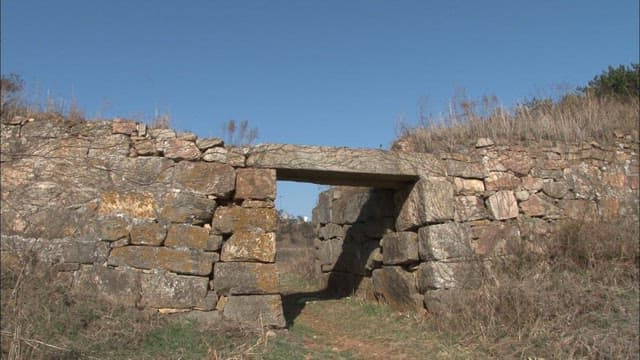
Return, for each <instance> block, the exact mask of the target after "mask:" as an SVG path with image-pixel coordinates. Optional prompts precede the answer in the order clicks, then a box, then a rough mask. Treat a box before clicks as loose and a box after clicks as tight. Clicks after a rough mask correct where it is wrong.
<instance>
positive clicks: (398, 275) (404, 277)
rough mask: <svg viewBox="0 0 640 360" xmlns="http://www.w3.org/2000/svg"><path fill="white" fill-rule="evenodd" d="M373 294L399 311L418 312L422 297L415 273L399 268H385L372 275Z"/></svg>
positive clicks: (375, 271)
mask: <svg viewBox="0 0 640 360" xmlns="http://www.w3.org/2000/svg"><path fill="white" fill-rule="evenodd" d="M372 281H373V292H374V294H375V295H376V297H377V298H378V299H381V300H383V301H385V302H386V303H387V304H389V305H390V306H391V307H393V308H394V309H396V310H398V311H418V310H419V309H421V308H422V300H423V298H422V296H420V294H418V291H417V288H416V279H415V276H414V274H413V273H410V272H408V271H405V270H404V269H403V268H402V267H399V266H384V267H382V268H380V269H376V270H374V271H373V274H372Z"/></svg>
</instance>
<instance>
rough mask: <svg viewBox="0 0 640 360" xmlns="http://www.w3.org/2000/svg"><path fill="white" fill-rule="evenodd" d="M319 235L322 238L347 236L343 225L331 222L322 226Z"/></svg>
mask: <svg viewBox="0 0 640 360" xmlns="http://www.w3.org/2000/svg"><path fill="white" fill-rule="evenodd" d="M318 236H319V237H320V239H326V240H328V239H333V238H338V237H340V238H343V237H344V236H345V231H344V229H343V227H342V226H340V225H338V224H334V223H329V224H327V225H325V226H323V227H321V228H320V230H319V231H318Z"/></svg>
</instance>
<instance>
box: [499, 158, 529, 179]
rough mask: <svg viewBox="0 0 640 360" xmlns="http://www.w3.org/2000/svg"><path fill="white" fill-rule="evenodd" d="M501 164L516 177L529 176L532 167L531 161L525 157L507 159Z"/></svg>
mask: <svg viewBox="0 0 640 360" xmlns="http://www.w3.org/2000/svg"><path fill="white" fill-rule="evenodd" d="M501 162H502V164H503V165H504V166H505V167H506V168H507V169H508V170H511V171H513V173H514V174H516V175H518V176H525V175H527V174H529V171H531V168H532V167H533V160H531V159H530V158H527V157H508V158H506V159H503V160H502V161H501Z"/></svg>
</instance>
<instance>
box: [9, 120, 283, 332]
mask: <svg viewBox="0 0 640 360" xmlns="http://www.w3.org/2000/svg"><path fill="white" fill-rule="evenodd" d="M244 166H245V153H244V152H243V150H242V149H239V148H229V147H224V143H223V142H222V141H221V140H220V139H199V138H197V137H196V136H195V135H194V134H191V133H182V134H179V133H176V132H175V131H173V130H170V129H149V128H147V127H146V126H145V125H144V124H140V123H136V122H132V121H125V120H115V121H113V122H87V123H71V122H65V121H27V120H25V121H20V122H18V121H14V122H12V123H11V124H2V202H3V206H2V249H3V251H2V255H3V257H9V256H12V254H16V252H15V251H18V250H20V249H22V250H24V249H29V248H34V249H35V250H36V252H37V254H38V256H39V257H40V259H41V260H44V261H46V262H49V263H51V264H52V265H54V267H53V268H54V269H55V270H57V271H59V273H58V274H59V276H60V277H61V278H62V279H67V280H68V283H69V284H70V286H71V287H72V290H73V291H74V292H76V293H91V294H94V293H95V294H99V295H102V296H103V297H105V298H106V299H107V300H110V301H113V302H115V303H119V304H124V305H127V306H137V307H147V308H156V309H159V310H161V311H163V312H182V311H190V310H191V311H202V312H208V315H209V316H208V318H209V319H214V318H219V319H221V320H222V319H226V320H232V321H239V322H250V323H253V324H256V323H257V322H256V321H258V320H259V321H260V322H261V324H263V325H266V326H274V327H283V326H284V325H285V323H284V317H283V312H282V304H281V300H280V296H279V292H278V277H277V276H276V271H275V264H274V261H275V228H276V211H275V209H274V203H273V201H274V199H275V191H276V174H275V170H270V169H247V168H244ZM14 250H15V251H14Z"/></svg>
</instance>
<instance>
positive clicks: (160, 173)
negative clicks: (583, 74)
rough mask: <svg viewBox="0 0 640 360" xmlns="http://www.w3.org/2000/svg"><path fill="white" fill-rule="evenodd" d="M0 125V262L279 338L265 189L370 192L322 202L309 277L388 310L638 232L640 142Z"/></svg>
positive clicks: (128, 301)
mask: <svg viewBox="0 0 640 360" xmlns="http://www.w3.org/2000/svg"><path fill="white" fill-rule="evenodd" d="M0 126H1V130H2V131H1V140H2V141H1V149H0V150H1V151H0V163H1V165H2V171H1V177H2V198H1V200H2V206H1V207H0V215H1V225H2V228H1V235H2V237H1V241H2V243H1V245H2V252H1V255H2V257H3V260H9V259H10V258H11V257H14V258H15V257H16V256H17V254H19V253H24V252H27V251H28V250H33V251H34V252H35V253H36V254H37V256H38V257H39V259H40V260H42V261H44V262H47V263H50V264H51V265H52V267H51V268H52V269H53V270H54V271H56V272H57V273H58V276H59V277H60V279H61V280H65V281H67V282H68V284H69V286H70V287H71V288H72V290H73V291H74V292H77V293H87V292H88V293H92V294H94V293H95V294H98V295H101V296H103V297H105V298H107V299H108V300H110V301H113V302H115V303H119V304H124V305H128V306H137V307H147V308H154V309H159V310H162V311H164V312H182V311H199V312H201V313H202V314H206V317H207V318H208V319H218V320H221V321H222V320H231V321H238V322H250V323H253V324H257V323H260V324H262V325H267V326H274V327H282V326H284V325H285V320H284V317H283V309H282V303H281V298H280V294H279V289H278V277H277V274H276V268H275V264H274V261H275V257H276V254H275V251H276V247H275V230H276V211H275V208H274V200H275V196H276V179H277V178H278V179H282V180H296V181H310V182H318V183H325V184H331V185H350V186H353V185H359V186H373V187H375V189H373V188H352V187H347V186H341V187H335V188H331V189H330V190H329V191H327V192H323V193H322V194H320V198H319V201H318V206H317V207H316V208H315V209H314V213H313V218H314V222H315V223H316V224H317V229H318V232H317V234H318V239H317V240H316V241H315V245H316V247H317V254H318V255H317V259H318V261H317V269H318V271H319V272H320V273H322V274H323V277H324V278H325V280H326V283H327V285H328V286H329V287H330V288H333V289H336V290H337V291H342V292H344V293H352V292H355V293H361V294H364V295H369V296H375V297H377V298H383V299H384V300H385V301H387V302H389V303H390V304H392V305H393V306H395V307H396V308H398V309H401V310H418V309H422V308H423V307H424V306H426V307H427V308H429V309H431V310H436V309H437V308H438V306H440V305H442V304H446V299H447V297H450V296H451V292H449V291H448V289H464V288H468V287H474V286H476V285H477V283H478V280H479V276H478V274H479V272H480V271H481V270H482V266H481V264H480V263H479V262H477V261H475V260H474V261H470V260H471V259H476V258H477V256H478V255H479V256H484V257H492V256H501V255H507V254H510V253H511V252H512V250H513V249H516V248H519V245H521V244H522V242H528V243H531V244H534V245H535V242H536V241H537V239H540V238H541V237H543V236H546V235H548V234H549V233H551V232H553V231H554V229H555V228H556V227H557V226H558V224H560V223H561V222H562V221H564V220H567V219H570V220H574V221H595V220H598V219H612V218H615V217H621V216H622V217H631V218H634V219H635V221H638V220H637V219H638V187H639V181H638V179H639V169H638V167H639V165H638V139H637V135H636V138H635V139H628V138H626V137H624V136H623V137H621V138H619V141H618V142H617V144H615V146H610V147H604V146H601V145H599V144H597V143H589V144H576V145H566V144H552V143H549V144H537V145H532V146H530V147H526V148H524V147H519V146H499V145H495V144H493V142H491V141H484V142H482V143H480V142H479V144H478V147H477V148H475V149H471V150H469V151H466V152H460V153H447V154H414V153H394V152H389V151H382V150H367V149H360V150H357V149H348V148H320V147H305V146H296V145H276V144H268V145H262V146H257V147H254V148H236V147H225V146H224V143H223V142H222V141H221V140H220V139H200V138H198V137H197V136H196V135H194V134H192V133H176V132H175V131H173V130H170V129H150V128H147V127H146V126H145V125H144V124H139V123H136V122H132V121H126V120H116V121H112V122H106V121H96V122H82V123H74V122H68V121H58V120H51V121H33V120H29V119H25V118H14V119H11V120H10V121H3V122H2V124H1V125H0Z"/></svg>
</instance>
